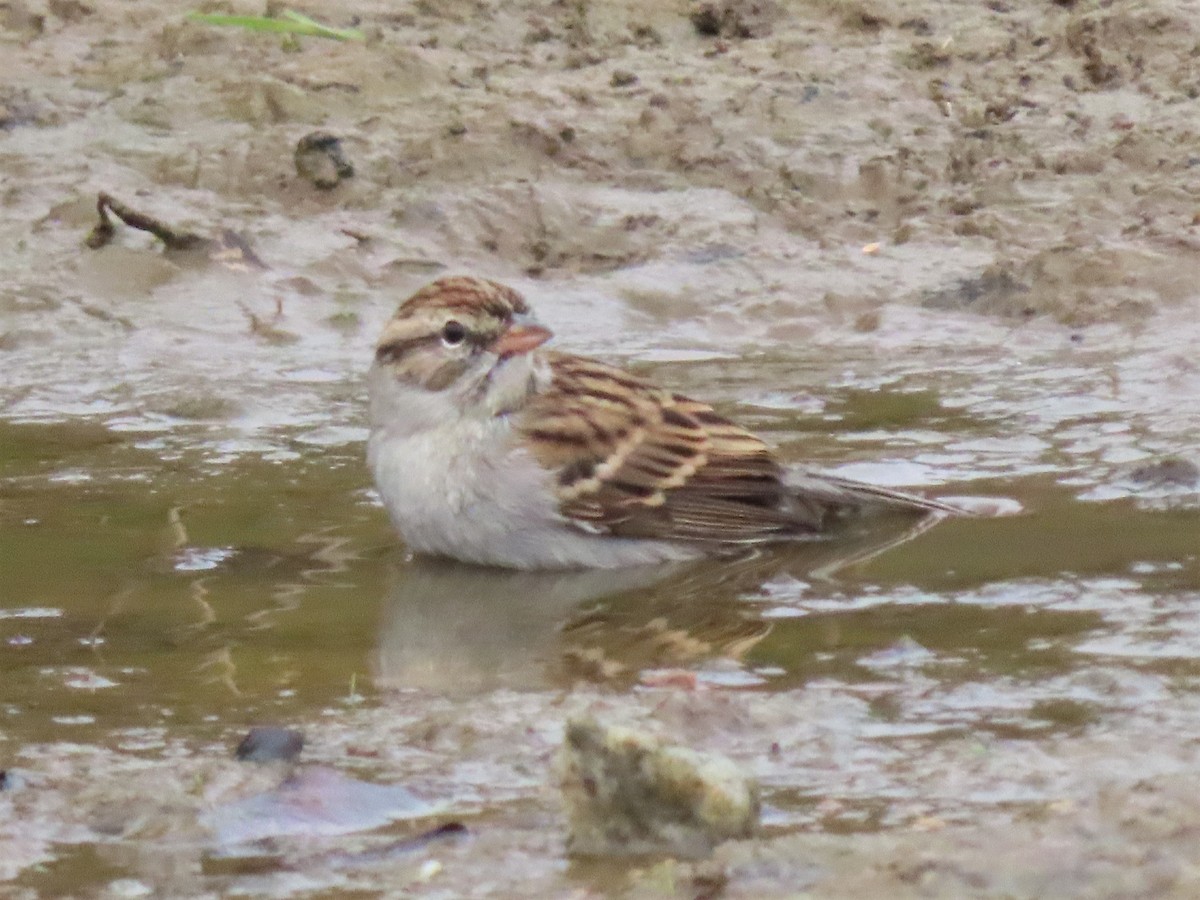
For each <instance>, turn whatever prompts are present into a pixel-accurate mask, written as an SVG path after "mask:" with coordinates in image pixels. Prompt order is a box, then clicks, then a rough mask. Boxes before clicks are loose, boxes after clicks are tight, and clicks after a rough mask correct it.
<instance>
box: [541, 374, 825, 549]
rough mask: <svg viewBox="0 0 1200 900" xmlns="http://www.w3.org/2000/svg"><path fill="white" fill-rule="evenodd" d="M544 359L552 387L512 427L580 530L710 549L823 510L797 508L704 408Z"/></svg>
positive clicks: (793, 529) (758, 449)
mask: <svg viewBox="0 0 1200 900" xmlns="http://www.w3.org/2000/svg"><path fill="white" fill-rule="evenodd" d="M548 358H549V360H550V364H551V370H552V372H553V374H554V377H553V382H552V385H551V387H550V389H549V390H548V391H546V392H544V393H542V394H541V395H539V396H538V398H537V399H536V400H534V401H533V402H532V403H531V404H530V406H529V407H527V408H526V410H524V411H523V412H522V414H521V417H520V420H519V427H520V428H521V429H522V430H523V432H524V434H525V436H526V437H527V438H528V439H529V443H530V447H531V449H532V450H533V452H534V453H535V455H536V456H537V457H538V459H539V461H540V462H541V463H542V464H543V465H544V466H546V467H547V468H549V469H551V470H552V471H555V472H556V473H557V490H558V496H559V503H560V508H561V510H562V512H563V515H565V516H566V517H567V518H568V519H570V520H571V521H573V522H575V523H576V524H578V525H579V526H580V527H581V528H584V529H586V530H589V531H596V532H602V533H608V534H613V535H619V536H626V537H648V538H665V539H673V540H684V541H700V542H716V543H755V542H759V541H768V540H775V539H779V538H781V537H786V536H789V535H797V534H802V533H804V532H809V531H815V530H818V529H820V527H821V525H822V522H823V520H824V517H825V514H826V512H827V511H828V509H829V507H828V506H826V505H824V504H821V503H816V502H814V503H807V502H802V501H799V500H797V498H796V497H794V496H793V495H792V492H791V491H789V490H788V489H787V488H786V487H785V485H784V482H783V470H782V469H781V467H780V466H779V464H778V463H777V462H776V461H775V459H774V457H773V456H772V454H771V451H770V450H769V449H768V447H767V446H766V444H764V443H763V442H762V441H761V440H759V439H758V438H757V437H755V436H754V435H752V434H750V433H749V432H747V431H746V430H744V429H743V428H740V427H739V426H737V425H735V424H733V423H732V422H729V421H728V420H726V419H723V418H722V417H721V416H719V415H717V414H716V413H714V412H713V410H712V407H710V406H708V405H707V404H704V403H699V402H697V401H695V400H690V399H688V398H687V397H682V396H680V395H678V394H672V393H670V392H669V391H665V390H662V389H661V388H658V387H655V386H654V385H652V384H650V383H649V382H647V381H644V380H642V379H640V378H635V377H633V376H631V375H629V374H627V373H625V372H622V371H621V370H620V369H616V368H613V367H612V366H607V365H604V364H603V363H599V362H595V361H593V360H589V359H584V358H581V357H576V356H570V355H567V354H549V355H548Z"/></svg>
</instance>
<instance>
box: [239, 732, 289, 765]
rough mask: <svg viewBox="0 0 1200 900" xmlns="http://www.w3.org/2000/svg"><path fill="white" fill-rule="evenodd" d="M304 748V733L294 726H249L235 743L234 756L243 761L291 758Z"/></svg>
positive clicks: (268, 760) (269, 760)
mask: <svg viewBox="0 0 1200 900" xmlns="http://www.w3.org/2000/svg"><path fill="white" fill-rule="evenodd" d="M303 749H304V735H303V734H302V733H300V732H299V731H297V730H296V729H294V728H277V727H274V726H263V727H260V728H251V729H250V731H249V733H248V734H247V735H246V736H245V737H244V738H242V742H241V743H240V744H238V745H237V750H235V751H234V754H233V755H234V757H235V758H237V759H240V760H242V761H243V762H271V761H273V760H280V759H282V760H292V759H295V758H296V757H297V756H299V755H300V751H301V750H303Z"/></svg>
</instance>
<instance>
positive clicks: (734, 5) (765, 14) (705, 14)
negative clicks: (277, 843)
mask: <svg viewBox="0 0 1200 900" xmlns="http://www.w3.org/2000/svg"><path fill="white" fill-rule="evenodd" d="M780 14H781V9H780V7H779V5H778V4H777V3H775V2H773V0H725V2H724V3H701V4H698V5H697V6H695V7H694V8H693V9H692V12H691V15H690V17H689V18H690V19H691V21H692V27H693V28H695V29H696V33H697V34H701V35H703V36H705V37H725V38H742V39H745V38H762V37H766V36H767V35H769V34H770V33H771V28H772V26H773V25H774V23H775V21H776V20H777V19H778V18H779V16H780Z"/></svg>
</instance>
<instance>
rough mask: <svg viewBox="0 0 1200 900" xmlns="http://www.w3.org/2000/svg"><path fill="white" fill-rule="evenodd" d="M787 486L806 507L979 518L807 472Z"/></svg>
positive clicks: (793, 476) (893, 492)
mask: <svg viewBox="0 0 1200 900" xmlns="http://www.w3.org/2000/svg"><path fill="white" fill-rule="evenodd" d="M785 483H786V485H787V486H788V488H790V489H791V490H792V492H793V495H794V497H795V499H796V501H797V502H798V503H801V504H803V505H810V504H813V503H816V504H821V505H825V506H828V507H832V508H834V509H839V508H841V509H859V508H863V507H871V508H875V509H892V510H911V511H914V512H926V513H940V514H942V515H950V516H971V515H975V513H974V512H972V511H971V510H968V509H964V508H963V507H961V506H955V505H953V504H950V503H943V502H942V501H940V500H934V499H931V498H929V497H922V496H919V495H918V494H910V493H908V492H906V491H898V490H895V489H893V488H887V487H881V486H880V485H875V484H867V483H866V482H862V481H853V480H851V479H849V478H840V477H838V476H837V475H829V474H826V473H824V472H814V471H812V470H807V469H802V470H795V471H792V472H789V473H788V475H787V478H786V480H785Z"/></svg>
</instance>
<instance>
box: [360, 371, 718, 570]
mask: <svg viewBox="0 0 1200 900" xmlns="http://www.w3.org/2000/svg"><path fill="white" fill-rule="evenodd" d="M369 383H370V386H371V437H370V440H369V441H368V443H367V461H368V463H369V465H370V467H371V471H372V474H373V475H374V476H375V486H376V488H377V489H378V490H379V494H380V496H381V497H382V498H383V503H384V506H385V507H386V508H387V511H388V514H389V515H390V516H391V518H392V522H393V523H394V524H395V526H396V529H397V530H398V531H399V532H400V536H401V537H402V538H403V539H404V543H405V544H407V545H408V547H409V548H410V549H412V550H415V551H417V552H419V553H431V554H437V555H440V556H450V557H454V558H455V559H461V560H466V561H468V562H474V563H481V564H484V565H495V566H505V567H507V568H516V569H563V568H588V567H598V568H614V567H623V566H635V565H643V564H648V563H658V562H665V561H668V560H679V559H690V558H694V557H696V556H699V555H701V554H700V552H699V551H698V550H697V549H695V548H692V547H687V546H684V545H681V544H674V543H670V542H667V541H653V540H642V539H638V538H618V537H611V536H608V535H593V534H588V533H586V532H584V531H582V530H581V529H580V528H578V527H577V526H575V525H573V524H571V523H569V522H567V521H566V520H565V519H564V518H563V516H562V515H561V514H560V513H559V511H558V501H557V498H556V496H555V493H554V473H553V472H549V471H547V470H545V469H543V468H542V467H541V466H540V465H538V463H537V462H536V461H535V460H534V459H533V457H532V456H531V455H530V454H529V453H528V452H527V451H526V450H525V449H524V448H522V447H521V445H520V444H519V442H518V441H517V439H516V435H515V434H514V431H513V426H512V423H511V419H510V417H509V416H504V415H498V416H497V415H492V416H487V417H481V416H464V415H463V414H462V412H461V410H460V409H459V408H458V407H457V406H456V405H455V404H454V403H452V402H450V399H449V398H447V397H442V396H440V395H439V394H436V393H432V392H427V391H423V390H420V389H413V388H408V387H404V386H398V385H397V384H396V383H395V382H394V381H392V380H391V379H389V378H388V376H387V374H386V373H385V372H381V371H378V370H373V371H372V373H371V375H370V376H369Z"/></svg>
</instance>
